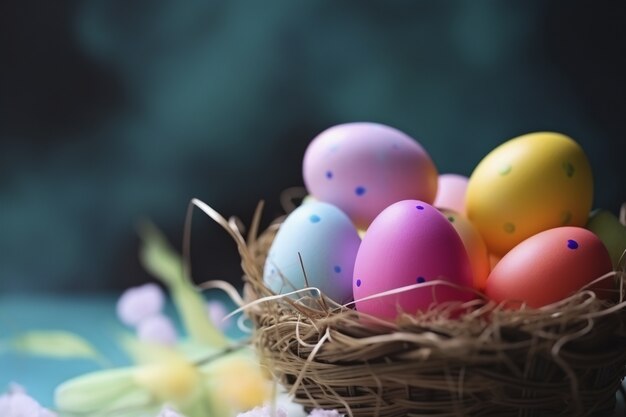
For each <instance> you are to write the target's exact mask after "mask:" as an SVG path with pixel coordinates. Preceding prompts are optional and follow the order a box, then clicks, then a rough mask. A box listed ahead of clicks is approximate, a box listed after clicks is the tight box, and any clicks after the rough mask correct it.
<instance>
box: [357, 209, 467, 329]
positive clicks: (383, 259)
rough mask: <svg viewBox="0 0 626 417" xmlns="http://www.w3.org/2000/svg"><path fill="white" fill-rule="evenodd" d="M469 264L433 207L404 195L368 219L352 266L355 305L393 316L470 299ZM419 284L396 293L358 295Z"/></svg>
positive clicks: (457, 240)
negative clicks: (462, 288) (454, 286)
mask: <svg viewBox="0 0 626 417" xmlns="http://www.w3.org/2000/svg"><path fill="white" fill-rule="evenodd" d="M435 280H443V281H448V282H450V283H452V284H455V285H457V286H460V287H467V288H470V287H471V286H472V269H471V266H470V262H469V259H468V255H467V253H466V251H465V247H464V246H463V242H462V241H461V238H460V237H459V235H458V234H457V232H456V231H455V229H454V227H453V226H452V225H451V224H450V221H449V220H448V219H447V218H446V217H445V216H444V215H443V214H441V213H440V212H439V211H438V210H437V209H436V208H434V207H432V206H431V205H429V204H427V203H425V202H423V201H419V200H404V201H400V202H397V203H394V204H392V205H391V206H389V207H387V208H386V209H385V210H383V211H382V212H381V213H380V214H379V215H378V216H377V217H376V219H375V220H374V221H373V222H372V224H371V225H370V227H369V229H368V230H367V233H366V234H365V237H364V238H363V242H362V243H361V247H360V248H359V252H358V254H357V257H356V261H355V265H354V279H353V291H354V298H355V304H356V309H357V310H358V311H361V312H364V313H367V314H369V315H373V316H376V317H379V318H383V319H389V320H393V319H395V318H396V316H397V315H398V312H400V311H403V312H407V313H410V314H413V313H416V312H417V311H425V310H427V309H428V308H429V307H430V306H431V305H433V304H435V303H440V302H445V301H455V300H461V301H463V300H467V299H470V298H472V296H473V293H472V292H470V291H465V290H459V289H456V288H453V287H451V286H448V285H445V284H443V285H439V284H438V285H434V286H430V285H428V284H429V283H430V282H433V281H435ZM414 284H424V286H422V287H419V288H414V289H411V290H408V291H403V292H401V293H398V294H393V295H387V296H382V297H378V298H372V299H369V300H364V298H367V297H370V296H373V295H376V294H380V293H383V292H387V291H391V290H394V289H398V288H402V287H406V286H409V285H414Z"/></svg>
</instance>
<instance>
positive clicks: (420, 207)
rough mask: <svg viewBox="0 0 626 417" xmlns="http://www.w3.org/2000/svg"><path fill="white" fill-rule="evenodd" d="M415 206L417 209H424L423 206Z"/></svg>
mask: <svg viewBox="0 0 626 417" xmlns="http://www.w3.org/2000/svg"><path fill="white" fill-rule="evenodd" d="M415 208H416V209H418V210H424V206H415Z"/></svg>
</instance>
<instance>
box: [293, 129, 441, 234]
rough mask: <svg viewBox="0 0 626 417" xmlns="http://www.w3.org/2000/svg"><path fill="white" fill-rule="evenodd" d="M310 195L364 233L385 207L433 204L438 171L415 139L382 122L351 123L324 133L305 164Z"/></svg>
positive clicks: (316, 138) (305, 179)
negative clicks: (413, 201)
mask: <svg viewBox="0 0 626 417" xmlns="http://www.w3.org/2000/svg"><path fill="white" fill-rule="evenodd" d="M302 171H303V176H304V183H305V185H306V188H307V190H308V191H309V193H310V194H311V195H313V196H314V197H315V198H317V199H319V200H320V201H325V202H328V203H331V204H334V205H336V206H337V207H339V208H340V209H341V210H343V211H344V212H345V213H346V214H347V215H348V216H349V217H350V218H351V219H352V221H353V222H354V224H355V225H356V226H357V227H358V228H362V229H365V228H367V226H368V225H369V224H370V223H371V222H372V220H373V219H374V218H375V217H376V216H377V215H378V213H380V212H381V211H382V210H383V209H384V208H385V207H387V206H389V205H390V204H393V203H395V202H397V201H400V200H406V199H419V200H422V201H425V202H428V203H432V202H433V200H434V199H435V195H436V193H437V169H436V168H435V165H434V164H433V162H432V160H431V158H430V156H429V155H428V154H427V153H426V151H425V150H424V148H422V146H421V145H420V144H419V143H417V142H416V141H415V140H413V139H412V138H411V137H409V136H408V135H406V134H405V133H402V132H401V131H399V130H397V129H394V128H392V127H389V126H385V125H382V124H377V123H346V124H341V125H337V126H334V127H331V128H329V129H327V130H325V131H324V132H322V133H320V134H319V135H318V136H317V137H315V138H314V139H313V141H311V143H310V144H309V146H308V148H307V150H306V152H305V155H304V161H303V170H302Z"/></svg>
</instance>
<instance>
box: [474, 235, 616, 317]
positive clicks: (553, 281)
mask: <svg viewBox="0 0 626 417" xmlns="http://www.w3.org/2000/svg"><path fill="white" fill-rule="evenodd" d="M611 270H612V266H611V258H610V257H609V253H608V252H607V250H606V248H605V247H604V245H603V244H602V242H601V241H600V239H598V237H597V236H596V235H594V234H593V233H592V232H590V231H588V230H586V229H583V228H580V227H557V228H554V229H549V230H546V231H544V232H541V233H538V234H536V235H534V236H532V237H530V238H528V239H526V240H524V241H523V242H522V243H520V244H519V245H517V246H516V247H515V248H513V249H512V250H511V251H510V252H509V253H507V254H506V255H505V256H504V257H503V258H502V259H501V260H500V262H498V264H497V265H496V266H495V268H494V269H493V271H491V274H489V278H488V279H487V289H486V294H487V296H488V297H489V298H491V299H492V300H495V301H497V302H502V301H508V306H509V307H513V308H515V307H518V306H519V305H520V304H521V303H526V304H527V305H528V306H530V307H535V308H537V307H542V306H545V305H548V304H551V303H554V302H557V301H559V300H563V299H565V298H567V297H569V296H570V295H572V294H573V293H575V292H576V291H578V290H580V289H581V288H582V287H583V286H585V285H587V284H589V283H590V282H591V281H593V280H595V279H596V278H600V277H601V276H602V275H604V274H606V273H607V272H610V271H611ZM613 287H614V284H613V279H612V278H609V279H605V280H602V281H600V282H599V283H597V284H594V286H593V288H592V289H594V290H596V291H598V294H599V295H601V296H602V297H607V296H608V295H609V292H608V291H606V290H610V289H612V288H613Z"/></svg>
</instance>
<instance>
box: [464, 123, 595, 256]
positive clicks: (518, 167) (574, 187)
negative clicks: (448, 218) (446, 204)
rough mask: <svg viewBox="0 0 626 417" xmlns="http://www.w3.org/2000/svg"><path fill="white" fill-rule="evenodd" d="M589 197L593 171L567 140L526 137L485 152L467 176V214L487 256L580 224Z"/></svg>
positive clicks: (550, 136)
mask: <svg viewBox="0 0 626 417" xmlns="http://www.w3.org/2000/svg"><path fill="white" fill-rule="evenodd" d="M592 198H593V179H592V175H591V168H590V166H589V162H588V160H587V157H586V156H585V154H584V152H583V150H582V148H581V147H580V146H579V145H578V144H577V143H576V142H575V141H574V140H572V139H571V138H569V137H568V136H565V135H562V134H560V133H553V132H539V133H530V134H527V135H523V136H520V137H517V138H515V139H511V140H509V141H508V142H505V143H504V144H502V145H500V146H499V147H497V148H496V149H494V150H493V151H492V152H491V153H489V154H488V155H487V156H486V157H485V158H484V159H483V160H482V161H481V162H480V163H479V164H478V166H477V167H476V169H475V170H474V172H473V173H472V175H471V176H470V180H469V184H468V188H467V195H466V214H467V216H468V218H469V219H470V221H471V222H472V223H473V224H474V225H475V226H476V227H477V228H478V230H479V232H480V234H481V235H482V236H483V238H484V239H485V243H486V244H487V247H488V249H489V251H490V252H492V253H494V254H495V255H499V256H502V255H504V254H505V253H506V252H508V251H509V250H511V249H512V248H513V247H514V246H515V245H517V244H518V243H520V242H522V241H523V240H524V239H526V238H528V237H530V236H532V235H534V234H536V233H539V232H541V231H543V230H547V229H550V228H554V227H559V226H583V225H584V224H585V223H586V221H587V217H588V213H589V210H590V208H591V203H592Z"/></svg>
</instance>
